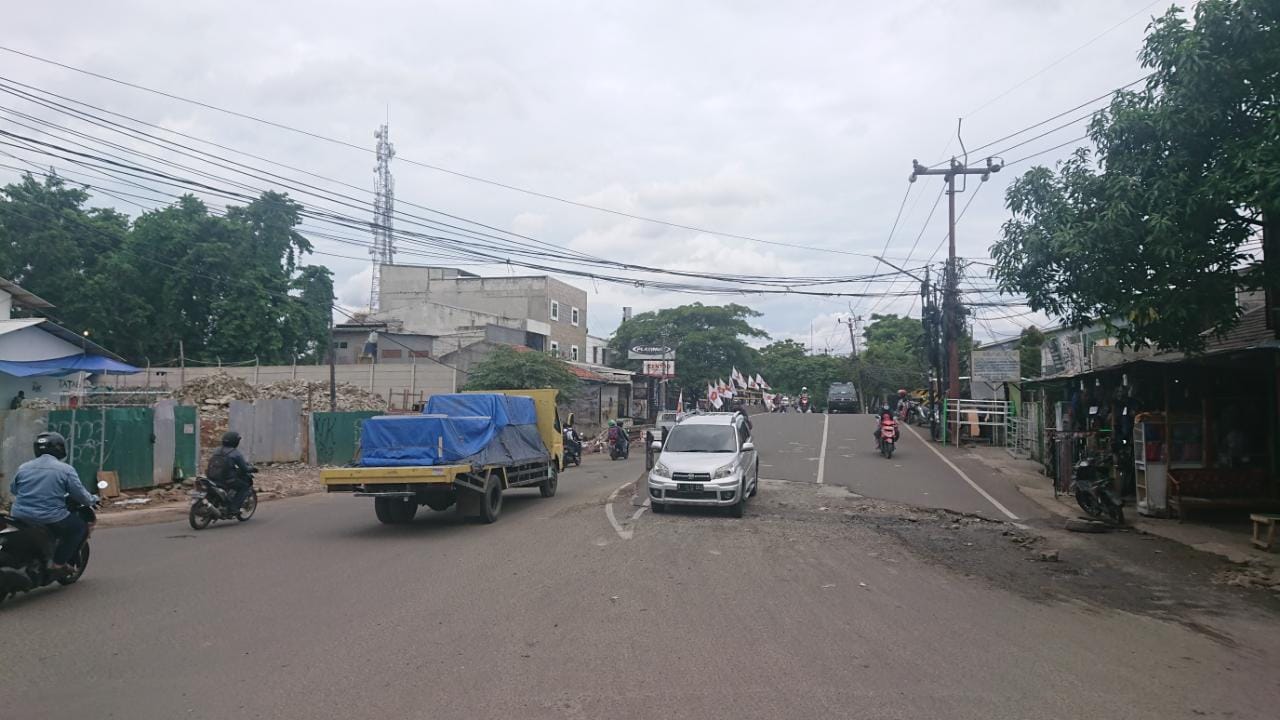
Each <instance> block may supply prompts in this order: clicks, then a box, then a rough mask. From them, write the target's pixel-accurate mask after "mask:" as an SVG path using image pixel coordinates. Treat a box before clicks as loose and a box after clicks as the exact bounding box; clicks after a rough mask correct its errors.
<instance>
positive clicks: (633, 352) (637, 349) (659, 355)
mask: <svg viewBox="0 0 1280 720" xmlns="http://www.w3.org/2000/svg"><path fill="white" fill-rule="evenodd" d="M675 357H676V351H675V350H673V349H671V348H669V347H667V346H665V345H636V346H634V347H632V348H631V349H630V350H629V351H628V352H627V359H628V360H674V359H675Z"/></svg>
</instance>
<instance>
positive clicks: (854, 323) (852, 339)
mask: <svg viewBox="0 0 1280 720" xmlns="http://www.w3.org/2000/svg"><path fill="white" fill-rule="evenodd" d="M860 322H862V316H861V315H851V316H849V317H847V318H840V319H839V323H840V324H841V325H848V326H849V346H850V347H851V348H852V349H851V350H850V351H849V359H850V360H852V361H853V363H854V366H855V369H856V370H857V372H858V377H857V378H855V379H856V380H857V381H858V402H859V403H860V404H861V405H862V409H863V410H866V406H867V396H866V394H865V393H866V390H865V389H864V388H863V383H862V366H861V365H858V323H860Z"/></svg>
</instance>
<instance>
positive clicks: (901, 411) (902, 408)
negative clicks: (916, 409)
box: [898, 388, 911, 420]
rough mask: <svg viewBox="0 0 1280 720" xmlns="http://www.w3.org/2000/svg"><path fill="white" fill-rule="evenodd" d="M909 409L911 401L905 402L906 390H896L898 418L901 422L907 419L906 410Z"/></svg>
mask: <svg viewBox="0 0 1280 720" xmlns="http://www.w3.org/2000/svg"><path fill="white" fill-rule="evenodd" d="M910 407H911V401H909V400H907V390H906V388H899V389H898V417H899V418H902V419H903V420H906V419H907V409H908V408H910Z"/></svg>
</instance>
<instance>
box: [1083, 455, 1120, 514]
mask: <svg viewBox="0 0 1280 720" xmlns="http://www.w3.org/2000/svg"><path fill="white" fill-rule="evenodd" d="M1109 469H1110V467H1109V466H1108V465H1107V464H1105V463H1103V462H1101V461H1100V460H1099V459H1097V458H1084V459H1082V460H1080V462H1077V463H1076V464H1075V466H1074V467H1073V469H1072V473H1071V487H1072V490H1073V491H1074V492H1075V495H1076V502H1077V503H1078V504H1079V505H1080V509H1081V510H1084V511H1085V513H1087V514H1088V515H1089V517H1092V518H1097V519H1099V520H1108V521H1110V522H1112V523H1115V524H1116V525H1123V524H1124V500H1122V499H1121V498H1120V496H1119V495H1118V494H1117V493H1116V491H1115V488H1113V487H1112V484H1111V477H1110V473H1109V472H1107V471H1108V470H1109Z"/></svg>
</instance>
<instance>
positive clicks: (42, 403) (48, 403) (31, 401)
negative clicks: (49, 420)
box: [19, 398, 58, 410]
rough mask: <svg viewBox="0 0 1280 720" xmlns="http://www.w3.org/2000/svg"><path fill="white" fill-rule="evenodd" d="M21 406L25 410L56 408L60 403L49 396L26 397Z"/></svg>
mask: <svg viewBox="0 0 1280 720" xmlns="http://www.w3.org/2000/svg"><path fill="white" fill-rule="evenodd" d="M19 407H20V408H21V409H23V410H56V409H57V408H58V403H56V402H54V401H52V400H50V399H48V398H26V399H24V400H23V401H22V404H21V405H20V406H19Z"/></svg>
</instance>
